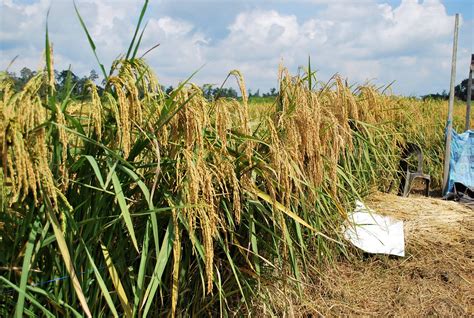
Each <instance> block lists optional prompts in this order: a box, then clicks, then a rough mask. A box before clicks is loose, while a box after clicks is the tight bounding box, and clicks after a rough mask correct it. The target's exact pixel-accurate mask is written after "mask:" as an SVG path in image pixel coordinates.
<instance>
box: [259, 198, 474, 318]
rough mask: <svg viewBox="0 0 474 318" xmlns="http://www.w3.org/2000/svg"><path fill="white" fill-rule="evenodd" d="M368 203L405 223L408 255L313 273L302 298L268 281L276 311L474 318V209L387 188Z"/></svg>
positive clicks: (363, 259) (370, 258)
mask: <svg viewBox="0 0 474 318" xmlns="http://www.w3.org/2000/svg"><path fill="white" fill-rule="evenodd" d="M367 205H368V206H369V207H371V208H372V209H374V210H375V211H376V212H377V213H380V214H384V215H388V216H392V217H395V218H397V219H401V220H403V221H404V229H405V240H406V248H407V250H406V257H404V258H399V257H391V256H378V255H377V256H374V255H368V254H365V255H360V256H359V257H354V258H352V259H351V260H338V261H336V262H335V263H334V264H331V265H330V266H327V267H325V268H324V269H318V270H314V271H313V272H311V273H310V274H308V276H307V277H306V278H307V280H306V283H307V284H305V285H304V286H305V287H304V290H303V297H300V296H299V295H297V294H294V295H292V297H288V295H289V294H288V293H287V292H285V291H284V289H283V290H282V289H279V288H278V287H276V286H271V285H270V286H271V287H270V286H269V288H273V290H277V291H278V293H276V294H275V298H276V299H275V302H277V300H279V303H280V304H281V305H282V306H281V312H280V313H278V314H277V316H286V317H311V316H312V317H319V316H322V317H341V316H346V317H347V316H351V317H352V316H363V317H368V316H370V317H387V316H390V317H392V316H394V317H426V316H435V317H472V315H473V314H474V293H473V288H474V285H473V284H474V259H473V256H474V255H473V251H474V240H473V238H474V213H473V210H472V209H469V208H467V207H464V206H462V205H461V204H459V203H456V202H453V201H443V200H441V199H439V198H426V197H409V198H402V197H399V196H395V195H391V194H385V193H384V194H382V193H376V194H374V195H371V196H370V197H369V198H368V199H367ZM261 308H264V307H261ZM262 313H265V311H262ZM274 314H275V313H273V315H274ZM269 316H271V315H269Z"/></svg>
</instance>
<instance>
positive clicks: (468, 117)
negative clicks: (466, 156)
mask: <svg viewBox="0 0 474 318" xmlns="http://www.w3.org/2000/svg"><path fill="white" fill-rule="evenodd" d="M472 71H474V54H471V66H470V67H469V79H468V80H467V98H466V127H465V130H469V129H470V128H471V94H472Z"/></svg>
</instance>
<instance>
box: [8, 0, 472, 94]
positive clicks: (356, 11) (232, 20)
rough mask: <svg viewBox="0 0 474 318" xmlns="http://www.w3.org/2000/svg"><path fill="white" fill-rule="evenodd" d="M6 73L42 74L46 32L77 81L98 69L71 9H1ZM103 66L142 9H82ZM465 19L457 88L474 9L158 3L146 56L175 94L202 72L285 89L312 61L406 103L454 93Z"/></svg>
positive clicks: (335, 0)
mask: <svg viewBox="0 0 474 318" xmlns="http://www.w3.org/2000/svg"><path fill="white" fill-rule="evenodd" d="M0 3H1V11H0V68H2V69H5V68H6V67H7V66H8V65H9V63H10V61H11V60H12V59H13V58H14V57H15V56H16V55H19V57H18V58H17V60H16V61H15V63H14V64H13V65H12V66H11V67H10V70H11V71H18V70H19V69H21V68H22V67H23V66H28V67H30V68H32V69H38V68H41V67H42V51H43V49H44V27H45V20H46V19H45V18H46V12H47V10H48V8H50V19H49V27H50V37H51V40H52V42H53V44H54V56H55V65H56V68H57V69H65V68H68V66H69V65H71V66H72V69H73V71H74V72H75V73H76V74H80V75H85V74H88V73H89V71H90V70H91V69H96V70H97V69H98V67H97V65H96V63H95V59H94V57H93V55H92V52H91V50H90V47H89V45H88V43H87V40H86V37H85V36H84V34H83V31H82V29H81V27H80V25H79V22H78V20H77V17H76V16H75V12H74V9H73V6H72V0H21V1H20V0H18V1H15V0H0ZM76 3H77V5H78V7H79V10H80V11H81V13H82V15H83V18H84V20H85V22H86V24H87V25H88V26H89V28H90V30H91V33H92V37H93V38H94V41H95V42H96V44H97V47H98V54H99V57H100V59H101V60H102V62H103V63H104V64H105V65H106V67H107V66H110V64H111V63H112V61H113V60H114V59H115V58H116V57H117V56H118V55H119V54H121V53H123V52H124V51H126V49H127V47H128V43H129V41H130V39H131V37H132V35H133V29H134V24H135V22H136V20H137V18H138V15H139V12H140V9H141V1H133V0H129V1H124V0H104V1H93V0H76ZM456 12H458V13H460V15H461V29H460V37H459V51H458V68H457V82H459V81H460V80H462V79H463V78H465V77H466V76H467V71H468V65H469V60H470V54H471V53H472V52H474V49H473V42H474V1H472V0H446V1H441V0H424V1H421V0H419V1H417V0H402V1H400V0H398V1H382V0H356V1H349V0H332V1H331V0H296V1H288V0H286V1H285V0H278V1H277V0H273V1H270V0H268V1H267V0H263V1H262V0H261V1H257V0H245V1H229V0H221V1H217V0H212V1H211V0H208V1H205V0H195V1H171V0H154V1H150V5H149V10H148V12H147V15H146V20H147V21H148V27H147V31H146V32H145V36H144V39H143V45H142V49H143V51H145V50H147V49H148V48H150V47H152V46H153V45H155V44H156V43H160V46H159V47H158V48H157V49H155V50H154V51H153V52H152V53H150V54H148V55H147V60H148V62H149V63H150V64H151V65H152V66H153V68H154V70H155V71H156V73H157V75H158V78H159V79H160V81H161V83H162V84H164V85H170V84H171V85H176V83H178V82H179V81H180V80H183V79H185V78H186V77H187V76H188V75H189V74H191V73H192V72H193V71H195V70H196V69H198V68H200V67H201V66H202V65H204V67H203V68H202V70H201V71H200V72H199V73H198V74H197V75H196V76H195V78H194V81H195V82H197V83H198V84H204V83H212V84H220V83H221V82H222V80H223V79H224V78H225V77H226V75H227V73H228V72H229V71H230V70H233V69H239V70H241V71H242V73H243V74H244V77H245V78H246V82H247V86H248V87H249V88H251V89H252V90H253V91H255V90H256V89H257V88H260V90H261V91H267V90H269V89H270V88H271V87H276V86H277V71H278V65H279V63H283V64H284V65H285V66H287V67H288V68H289V69H290V71H291V72H293V73H295V72H297V70H298V67H299V66H300V65H304V64H306V63H307V58H308V56H311V59H312V62H313V66H314V67H315V68H316V69H317V70H318V73H319V78H320V79H321V80H322V81H325V80H327V79H329V78H330V77H331V76H332V75H333V74H334V73H339V74H341V75H342V76H344V77H347V78H348V80H349V82H351V83H364V82H366V81H370V82H372V83H375V84H377V85H383V84H388V83H391V82H392V81H395V83H394V84H393V86H392V87H393V91H394V93H396V94H403V95H422V94H426V93H430V92H441V91H442V90H443V89H447V88H448V87H449V74H450V59H451V49H452V32H453V25H454V14H455V13H456Z"/></svg>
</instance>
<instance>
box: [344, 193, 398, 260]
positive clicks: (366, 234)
mask: <svg viewBox="0 0 474 318" xmlns="http://www.w3.org/2000/svg"><path fill="white" fill-rule="evenodd" d="M349 220H350V222H351V224H349V225H348V226H346V229H345V231H344V237H345V238H346V239H347V240H349V241H350V242H351V243H352V244H354V245H355V246H356V247H358V248H360V249H361V250H363V251H364V252H367V253H372V254H390V255H396V256H402V257H403V256H405V237H404V232H403V221H399V220H395V219H393V218H391V217H388V216H383V215H380V214H377V213H375V212H374V211H373V210H371V209H369V208H367V207H366V206H365V205H364V203H362V202H360V201H356V208H355V210H354V212H352V213H351V214H349Z"/></svg>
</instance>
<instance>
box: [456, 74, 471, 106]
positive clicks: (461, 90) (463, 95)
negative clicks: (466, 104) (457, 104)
mask: <svg viewBox="0 0 474 318" xmlns="http://www.w3.org/2000/svg"><path fill="white" fill-rule="evenodd" d="M467 82H468V79H467V78H466V79H465V80H463V81H462V82H461V83H460V84H459V85H457V86H456V87H454V96H456V97H457V98H459V99H461V100H463V101H466V100H467ZM471 96H473V94H472V91H471Z"/></svg>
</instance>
